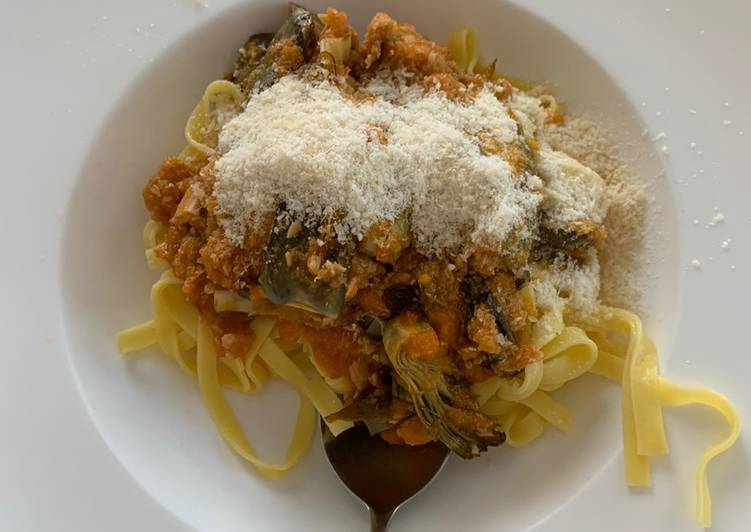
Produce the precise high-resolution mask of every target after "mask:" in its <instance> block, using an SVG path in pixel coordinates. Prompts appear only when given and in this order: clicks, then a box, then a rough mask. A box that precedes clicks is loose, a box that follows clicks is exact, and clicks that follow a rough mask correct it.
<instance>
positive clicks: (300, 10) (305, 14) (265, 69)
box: [241, 3, 323, 97]
mask: <svg viewBox="0 0 751 532" xmlns="http://www.w3.org/2000/svg"><path fill="white" fill-rule="evenodd" d="M322 30H323V23H322V22H321V21H320V20H319V19H318V17H317V16H316V15H314V14H313V13H311V12H310V11H308V10H307V9H305V8H304V7H301V6H298V5H297V4H293V3H290V4H289V15H288V17H287V19H286V20H285V21H284V24H282V26H281V28H279V30H278V31H277V32H276V33H275V34H274V36H273V37H272V38H271V40H270V41H269V42H268V45H267V47H266V49H265V50H264V53H263V54H262V56H261V57H260V59H259V60H257V61H256V62H255V64H254V66H253V68H251V69H250V70H248V71H247V73H244V77H243V79H242V82H241V86H242V88H243V90H244V91H245V93H246V94H247V95H248V97H250V95H251V94H252V92H256V91H257V92H260V91H263V90H265V89H268V88H269V87H271V86H272V85H273V84H274V83H276V82H277V81H278V79H279V77H280V71H279V69H278V65H277V60H278V59H280V57H284V55H285V48H287V47H288V46H289V45H290V44H291V45H292V46H294V47H297V48H299V50H300V54H301V56H302V59H303V60H305V61H308V60H310V59H311V58H312V57H313V55H314V54H315V53H316V52H317V50H318V36H319V35H320V33H321V31H322ZM261 37H263V38H266V37H267V36H258V38H259V40H258V42H257V44H258V47H259V48H260V47H261V45H262V44H263V41H261V40H260V39H261ZM251 39H252V37H251ZM282 75H283V74H282Z"/></svg>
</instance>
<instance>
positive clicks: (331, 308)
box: [259, 217, 346, 318]
mask: <svg viewBox="0 0 751 532" xmlns="http://www.w3.org/2000/svg"><path fill="white" fill-rule="evenodd" d="M282 219H284V217H282ZM279 220H280V217H277V227H275V229H274V231H273V232H272V236H271V242H269V246H268V250H267V251H266V258H265V260H264V267H263V272H262V273H261V276H260V278H259V282H260V284H261V286H262V287H263V289H264V292H265V293H266V296H267V297H268V298H269V299H270V300H271V301H272V302H273V303H276V304H277V305H290V306H295V307H299V308H303V309H304V310H308V311H310V312H315V313H317V314H322V315H324V316H326V317H329V318H336V317H337V316H338V315H339V312H340V311H341V309H342V306H343V305H344V293H345V290H346V286H345V284H343V283H342V284H341V285H339V286H332V285H331V284H329V283H326V282H321V281H319V280H317V278H316V277H315V276H314V275H312V274H311V273H310V271H308V268H307V267H306V262H305V261H300V260H297V261H293V262H291V263H290V261H289V260H288V257H289V256H290V255H289V254H290V253H297V254H299V255H302V256H304V255H306V254H307V251H308V242H309V239H310V238H311V237H312V236H313V235H314V233H313V231H312V230H311V229H309V228H306V227H302V228H301V229H300V230H299V231H298V232H297V233H296V234H295V235H293V236H288V233H289V231H288V230H289V227H290V223H289V222H283V223H281V224H280V222H279Z"/></svg>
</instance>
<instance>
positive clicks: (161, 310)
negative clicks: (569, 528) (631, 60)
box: [118, 5, 739, 526]
mask: <svg viewBox="0 0 751 532" xmlns="http://www.w3.org/2000/svg"><path fill="white" fill-rule="evenodd" d="M566 120H567V117H566V116H565V115H564V113H563V110H562V109H561V108H560V107H559V106H558V104H557V102H556V100H555V98H554V97H552V96H551V95H549V94H546V93H545V92H543V91H540V90H537V89H534V88H532V87H529V86H527V85H525V84H524V83H521V82H517V81H514V80H511V79H510V78H507V77H505V76H503V75H502V74H500V73H499V71H498V69H497V68H496V64H495V62H487V61H485V60H483V59H482V57H481V56H480V54H479V51H478V49H477V45H476V43H475V38H474V35H473V34H472V32H470V31H468V30H459V31H457V32H455V33H452V34H451V35H450V36H449V44H448V47H442V46H440V45H438V44H436V43H435V42H433V41H430V40H428V39H427V38H425V37H423V36H422V35H420V34H419V33H418V32H417V31H416V29H415V28H414V27H413V26H411V25H408V24H403V23H398V22H396V21H394V20H393V19H391V18H390V17H389V16H388V15H386V14H384V13H379V14H377V15H375V17H374V18H373V19H372V21H371V22H370V24H369V25H368V27H367V30H366V32H365V33H364V36H363V37H362V39H361V38H359V37H358V35H357V33H356V32H355V31H354V30H353V29H352V28H351V27H350V25H349V23H348V20H347V15H346V14H345V13H343V12H339V11H336V10H335V9H331V8H330V9H329V10H328V11H327V13H325V14H322V15H317V14H313V13H311V12H310V11H308V10H306V9H304V8H302V7H300V6H297V5H290V8H289V16H288V18H287V19H286V21H284V23H283V25H282V26H281V27H280V28H279V30H278V31H277V32H276V33H273V34H271V33H269V34H257V35H253V36H251V37H250V38H249V39H248V41H247V42H246V43H245V44H244V45H243V46H242V48H240V50H239V54H238V55H237V58H236V60H235V63H234V69H233V71H232V72H231V73H230V74H228V75H227V76H226V77H225V78H224V79H220V80H217V81H214V82H212V83H211V84H210V85H209V86H208V87H207V88H206V90H205V92H204V94H203V97H202V98H201V100H200V101H199V102H198V104H197V105H196V107H195V109H194V110H193V112H192V113H191V115H190V117H189V118H188V121H187V124H186V126H185V137H186V140H187V145H186V146H185V148H184V149H183V151H182V152H181V153H180V154H178V155H176V156H171V157H168V158H166V159H165V160H164V162H163V163H162V164H161V166H160V167H159V169H158V171H157V172H156V173H155V174H154V175H153V176H152V177H151V178H150V179H149V181H148V184H147V185H146V187H145V189H144V191H143V199H144V203H145V206H146V209H147V210H148V212H149V215H150V218H151V219H150V220H149V221H148V223H147V224H146V227H145V229H144V244H145V248H146V258H147V262H148V265H149V266H150V267H152V268H154V269H158V270H161V271H162V273H161V277H160V278H159V280H158V281H157V282H156V283H155V284H154V285H153V287H152V289H151V304H152V308H153V317H152V319H151V320H149V321H147V322H145V323H143V324H141V325H137V326H135V327H132V328H130V329H127V330H124V331H122V332H121V333H120V334H119V336H118V345H119V348H120V349H121V351H123V352H133V351H138V350H141V349H143V348H146V347H148V346H151V345H157V346H158V347H159V348H160V349H161V351H162V352H163V353H164V354H165V355H167V356H168V357H169V358H171V359H173V360H174V361H175V362H176V363H177V365H179V366H180V367H181V368H182V369H183V370H184V371H185V372H186V373H187V374H188V375H190V376H191V377H194V378H196V379H197V382H198V386H199V389H200V392H201V395H202V397H203V399H204V401H205V403H206V406H207V409H208V411H209V413H210V415H211V417H212V419H213V420H214V422H215V424H216V426H217V429H218V431H219V433H220V434H221V436H222V438H224V440H225V441H226V442H227V444H228V445H229V446H230V447H231V448H232V449H234V451H236V452H237V453H238V454H239V455H240V456H242V457H243V458H244V459H246V460H247V461H248V462H250V463H251V464H253V465H254V466H255V467H256V468H257V469H258V471H259V472H260V473H261V474H262V475H264V476H265V477H268V478H277V477H279V476H281V475H283V474H284V473H285V471H287V470H288V469H289V468H290V467H292V466H293V465H294V464H295V463H296V462H298V461H299V460H300V459H301V457H302V456H303V453H304V452H305V450H306V449H307V448H308V446H309V444H310V442H311V439H312V437H313V435H314V432H315V426H316V422H317V420H318V416H319V415H320V416H322V417H323V418H324V420H325V421H326V423H327V424H328V426H329V428H330V429H331V431H332V432H333V433H334V434H338V433H341V432H343V431H346V430H347V429H348V428H350V427H351V426H352V425H353V424H355V423H358V424H365V425H366V426H367V428H368V429H369V431H370V432H371V434H373V435H378V436H379V437H381V438H383V439H384V440H386V441H387V442H389V443H392V444H394V445H422V444H425V443H427V442H430V441H435V440H439V441H441V442H443V444H445V445H446V446H447V447H448V448H449V449H450V450H451V451H452V452H454V453H455V454H457V455H459V456H460V457H462V458H473V457H477V456H479V455H480V454H481V453H483V452H486V451H488V449H489V448H491V447H493V446H497V445H500V444H502V443H504V442H505V443H506V444H507V445H510V446H512V447H517V446H522V445H526V444H528V443H530V442H531V441H533V440H534V439H535V438H537V437H539V436H540V435H541V434H542V433H543V431H544V430H546V429H547V428H550V427H552V428H554V429H557V430H561V431H564V432H565V431H568V430H569V428H570V427H571V419H572V416H571V413H570V412H569V411H568V410H567V409H566V408H565V407H564V406H563V405H562V404H560V403H559V402H558V401H556V399H555V392H556V390H558V389H559V388H561V387H563V386H565V385H566V383H568V382H569V381H572V380H574V379H577V378H579V377H581V376H582V375H584V374H587V373H592V374H595V375H599V376H601V377H603V378H605V379H608V380H611V381H613V382H615V383H618V384H620V385H621V386H622V419H623V423H622V431H623V443H624V469H625V480H626V483H627V484H628V485H631V486H646V485H649V483H650V459H651V458H653V457H656V456H660V455H663V454H665V453H667V443H666V438H665V432H664V429H663V422H662V412H663V408H664V407H666V406H677V405H683V404H689V403H700V404H704V405H708V406H710V407H712V408H714V409H715V410H717V411H718V412H720V413H721V414H722V415H723V416H724V417H725V419H726V421H727V423H728V425H729V427H730V432H729V434H728V435H727V436H726V437H725V438H724V439H723V440H722V441H721V442H720V443H718V444H716V445H715V446H713V447H711V448H710V449H708V450H707V451H706V453H705V454H704V456H703V457H702V459H701V461H700V465H699V469H698V472H697V516H698V519H699V521H700V522H701V523H702V524H703V525H704V526H709V524H710V498H709V492H708V487H707V480H706V474H705V469H706V466H707V464H708V462H709V461H710V460H711V458H713V457H714V456H715V455H717V454H719V453H720V452H722V451H724V450H726V449H727V448H728V447H730V446H731V445H732V444H733V443H734V441H735V440H736V438H737V436H738V431H739V420H738V415H737V413H736V411H735V410H734V408H733V406H732V405H731V404H730V403H729V401H728V400H727V399H725V398H724V397H723V396H721V395H719V394H717V393H715V392H712V391H710V390H706V389H703V388H686V387H683V386H679V385H676V384H673V383H671V382H670V381H668V380H666V379H665V378H664V377H662V376H660V374H659V364H658V359H657V353H656V350H655V347H654V345H653V343H652V342H651V341H650V339H649V337H648V336H646V335H645V333H644V332H643V330H642V323H641V321H640V319H639V318H638V317H637V316H636V315H635V314H633V313H632V312H630V311H628V310H625V309H622V308H616V307H612V306H606V305H604V304H602V303H601V299H600V296H599V292H600V286H601V258H602V256H603V252H602V249H603V245H604V243H606V242H607V241H608V233H609V230H610V228H609V227H608V223H607V220H608V212H609V209H610V207H611V203H612V189H613V187H614V186H617V184H614V183H613V182H611V181H608V180H606V179H604V178H603V177H602V176H601V175H599V174H598V172H596V171H595V170H593V169H592V168H591V167H589V166H588V165H586V164H584V162H582V161H580V160H578V159H577V158H576V157H574V156H573V155H572V154H571V153H566V151H565V150H561V149H558V148H557V147H556V146H555V144H554V143H553V142H552V141H551V136H550V135H551V134H550V132H551V131H553V130H555V128H559V127H562V125H563V124H564V123H565V122H566ZM611 253H612V250H611ZM269 379H283V380H284V381H286V382H288V383H289V384H290V385H292V386H293V387H294V388H295V390H296V391H297V392H298V394H299V397H300V403H299V410H298V414H297V421H296V426H295V429H294V435H293V438H292V441H291V442H290V444H289V448H288V450H287V453H286V458H285V460H284V461H283V462H282V463H272V462H269V461H267V460H264V459H263V458H261V457H260V456H259V455H258V454H257V453H256V451H255V450H254V448H253V446H252V444H251V442H250V441H249V439H248V438H247V436H246V434H245V432H244V431H243V429H242V427H241V425H240V423H239V422H238V419H237V418H236V416H235V414H234V413H233V411H232V409H231V407H230V406H229V403H228V402H227V400H226V399H225V397H224V395H223V392H222V390H223V389H224V388H231V389H235V390H239V391H242V392H245V393H248V394H255V393H258V392H259V391H260V390H262V388H263V387H264V384H265V383H266V382H267V381H268V380H269Z"/></svg>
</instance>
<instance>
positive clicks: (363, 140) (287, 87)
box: [214, 76, 542, 255]
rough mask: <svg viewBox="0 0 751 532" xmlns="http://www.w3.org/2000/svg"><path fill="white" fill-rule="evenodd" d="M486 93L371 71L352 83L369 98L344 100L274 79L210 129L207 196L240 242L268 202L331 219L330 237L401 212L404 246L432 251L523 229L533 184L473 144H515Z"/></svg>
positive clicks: (503, 113)
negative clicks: (406, 218)
mask: <svg viewBox="0 0 751 532" xmlns="http://www.w3.org/2000/svg"><path fill="white" fill-rule="evenodd" d="M492 88H493V87H485V88H483V89H482V90H481V91H480V92H479V93H478V94H477V95H476V97H475V98H474V99H473V100H472V101H471V102H470V103H460V102H456V101H452V100H449V99H448V98H447V97H446V96H445V94H444V93H442V92H440V91H437V90H436V91H431V92H428V93H423V92H422V90H419V91H416V90H414V89H413V88H411V87H409V86H407V85H406V84H405V83H404V80H403V78H402V80H401V81H400V80H399V78H398V77H391V78H376V79H375V80H374V81H372V82H371V83H370V84H369V85H368V86H366V87H365V88H364V92H365V93H366V94H367V93H369V94H370V95H371V96H372V97H370V98H366V99H364V100H361V101H355V100H353V99H352V98H348V97H347V96H345V95H343V94H342V93H341V91H340V90H339V89H338V88H337V87H336V86H335V85H334V84H333V83H331V82H330V81H323V82H310V81H306V80H303V79H301V78H299V77H297V76H287V77H285V78H283V79H282V80H280V81H279V82H278V83H276V84H275V85H274V86H272V87H271V88H269V89H268V90H266V91H265V92H262V93H260V94H258V95H257V96H255V97H254V98H253V99H251V100H250V102H249V103H248V105H247V107H246V109H245V110H244V112H243V113H241V114H240V115H239V116H237V117H236V118H234V119H233V120H232V121H230V122H229V123H228V124H227V125H226V126H225V127H224V129H223V130H222V132H221V134H220V139H219V149H220V153H222V155H221V157H220V158H219V159H218V160H217V161H216V165H215V167H216V183H215V191H214V193H215V197H216V198H217V200H218V205H219V210H220V212H221V213H222V214H223V215H224V216H223V219H222V223H223V224H224V228H225V232H226V234H227V236H228V237H229V238H230V239H232V240H233V241H235V242H237V243H241V242H242V240H243V237H244V233H245V229H246V227H247V226H248V224H251V223H253V220H254V219H255V217H257V216H259V215H260V214H263V213H265V212H268V211H270V210H274V209H275V208H276V206H277V205H278V204H280V203H284V204H285V205H286V208H287V209H288V210H289V211H291V212H292V213H293V214H294V215H296V216H298V217H299V218H301V219H303V220H306V221H308V222H310V223H311V224H315V223H316V220H320V219H321V218H322V217H329V216H330V217H333V218H334V219H336V220H337V221H338V223H337V226H336V229H337V235H338V237H339V238H340V240H345V239H347V238H351V236H352V235H354V236H355V237H357V238H362V237H363V236H364V235H365V233H366V232H367V231H368V229H369V228H370V227H371V226H372V225H373V224H374V223H375V222H376V221H378V220H381V219H386V220H393V219H394V218H395V217H396V216H397V215H399V214H400V213H402V212H404V211H407V210H409V212H410V213H411V222H412V228H411V229H412V234H413V237H414V239H415V244H416V246H417V247H418V249H420V250H421V251H423V252H425V253H428V254H433V255H435V254H440V253H441V252H443V251H445V250H447V249H456V248H458V247H460V246H461V245H462V244H464V243H465V242H466V241H467V239H469V240H471V241H474V242H482V243H483V244H490V245H501V244H502V243H503V242H504V240H505V239H506V238H507V237H508V236H509V235H510V234H511V233H512V232H514V231H517V232H518V233H519V236H521V237H522V238H524V237H525V236H531V235H525V234H524V233H525V231H528V229H527V228H528V227H534V219H535V216H536V213H537V210H538V208H539V205H540V203H541V201H542V194H541V188H542V182H541V181H540V180H539V179H538V178H537V177H535V176H531V175H528V176H522V177H519V176H516V177H515V176H514V175H512V168H511V166H510V165H509V163H508V162H506V161H505V160H504V159H502V158H501V157H500V156H498V155H484V154H483V153H482V152H481V148H480V143H479V142H478V139H477V135H479V134H481V133H482V134H486V135H487V134H489V135H491V136H492V137H493V138H494V139H495V140H496V141H497V142H500V143H504V144H506V143H513V142H515V141H518V140H519V135H518V131H517V123H516V122H515V121H514V120H513V119H512V118H511V116H510V115H509V112H508V108H507V107H506V105H505V104H504V103H503V102H501V101H499V100H498V98H497V97H496V96H495V94H494V92H493V90H492ZM373 131H381V132H383V139H382V140H379V138H380V136H379V135H378V134H373Z"/></svg>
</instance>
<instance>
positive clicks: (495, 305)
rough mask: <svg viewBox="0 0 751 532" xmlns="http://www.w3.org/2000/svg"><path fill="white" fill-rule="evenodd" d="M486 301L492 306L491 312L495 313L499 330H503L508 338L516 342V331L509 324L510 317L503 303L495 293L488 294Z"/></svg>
mask: <svg viewBox="0 0 751 532" xmlns="http://www.w3.org/2000/svg"><path fill="white" fill-rule="evenodd" d="M486 303H487V304H488V307H490V312H492V313H493V317H494V318H495V323H496V325H497V326H498V331H499V332H501V333H502V334H503V336H505V337H506V339H507V340H509V341H511V342H513V343H516V338H514V333H513V331H512V330H511V326H509V324H508V319H507V318H506V313H505V312H503V307H502V306H501V303H500V302H499V301H498V299H497V298H496V297H495V296H494V295H493V294H488V297H487V299H486Z"/></svg>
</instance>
